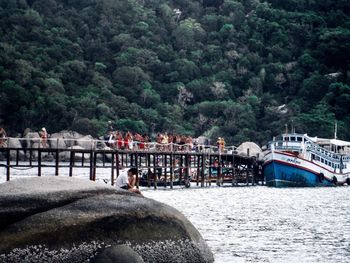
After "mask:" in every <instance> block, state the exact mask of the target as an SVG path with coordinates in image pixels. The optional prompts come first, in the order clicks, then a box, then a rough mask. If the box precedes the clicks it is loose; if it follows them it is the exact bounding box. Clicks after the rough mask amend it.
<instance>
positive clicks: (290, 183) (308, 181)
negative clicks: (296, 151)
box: [264, 161, 334, 187]
mask: <svg viewBox="0 0 350 263" xmlns="http://www.w3.org/2000/svg"><path fill="white" fill-rule="evenodd" d="M264 176H265V181H266V185H267V186H274V187H310V186H311V187H314V186H333V185H334V184H333V183H332V182H330V181H328V180H326V179H323V181H322V182H320V180H319V176H318V175H317V174H315V173H312V172H309V171H306V170H303V169H300V168H297V167H293V166H289V165H287V164H283V163H279V162H274V161H272V162H269V163H268V164H266V165H265V166H264Z"/></svg>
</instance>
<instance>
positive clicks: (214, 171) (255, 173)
mask: <svg viewBox="0 0 350 263" xmlns="http://www.w3.org/2000/svg"><path fill="white" fill-rule="evenodd" d="M248 155H249V153H248ZM63 156H64V157H63ZM67 157H68V158H67ZM261 165H262V163H261V161H259V160H257V158H256V157H250V156H243V155H238V154H236V153H227V152H224V153H221V152H214V153H213V152H210V151H206V150H205V149H204V150H198V151H164V150H142V151H141V150H136V151H131V150H112V149H109V150H105V149H93V148H91V149H63V148H11V147H6V148H0V167H4V168H5V170H6V172H5V174H6V180H7V181H9V180H10V179H11V169H25V168H28V169H29V168H34V169H37V175H38V176H41V175H42V169H43V168H46V167H51V168H52V169H54V175H56V176H59V174H60V169H61V168H68V169H69V176H74V170H75V169H76V168H86V169H89V175H90V176H89V177H90V180H93V181H95V180H96V179H98V178H96V170H97V169H100V168H108V169H110V183H111V184H112V185H114V182H115V179H116V177H117V176H119V174H120V172H121V170H122V169H125V168H130V167H136V168H137V169H138V170H139V174H138V178H137V187H139V186H140V185H141V186H148V187H153V188H154V189H157V188H158V187H170V188H173V186H175V185H183V186H186V187H189V185H190V182H192V184H193V183H195V184H196V185H197V186H201V187H205V186H208V185H209V186H210V185H211V184H212V183H216V184H217V185H219V186H222V185H224V184H230V185H232V186H237V185H255V184H259V183H260V184H263V183H264V178H263V175H262V168H261Z"/></svg>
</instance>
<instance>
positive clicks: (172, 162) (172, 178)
mask: <svg viewBox="0 0 350 263" xmlns="http://www.w3.org/2000/svg"><path fill="white" fill-rule="evenodd" d="M173 181H174V154H173V153H172V152H171V154H170V189H173Z"/></svg>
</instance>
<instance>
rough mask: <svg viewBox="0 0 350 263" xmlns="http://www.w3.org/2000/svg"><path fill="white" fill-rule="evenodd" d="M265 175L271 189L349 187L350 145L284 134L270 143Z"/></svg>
mask: <svg viewBox="0 0 350 263" xmlns="http://www.w3.org/2000/svg"><path fill="white" fill-rule="evenodd" d="M263 171H264V176H265V181H266V185H268V186H275V187H310V186H334V185H343V184H345V183H346V184H347V185H350V142H347V141H342V140H338V139H323V138H317V137H309V136H308V135H306V134H296V133H285V134H282V135H281V136H279V137H277V138H274V140H273V141H271V142H269V144H268V152H267V154H266V155H265V161H264V164H263Z"/></svg>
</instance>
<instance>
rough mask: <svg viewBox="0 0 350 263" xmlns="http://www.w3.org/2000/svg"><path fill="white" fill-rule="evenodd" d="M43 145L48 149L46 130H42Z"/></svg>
mask: <svg viewBox="0 0 350 263" xmlns="http://www.w3.org/2000/svg"><path fill="white" fill-rule="evenodd" d="M40 138H41V143H42V144H43V148H46V147H47V131H46V129H45V128H42V129H41V131H40Z"/></svg>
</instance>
